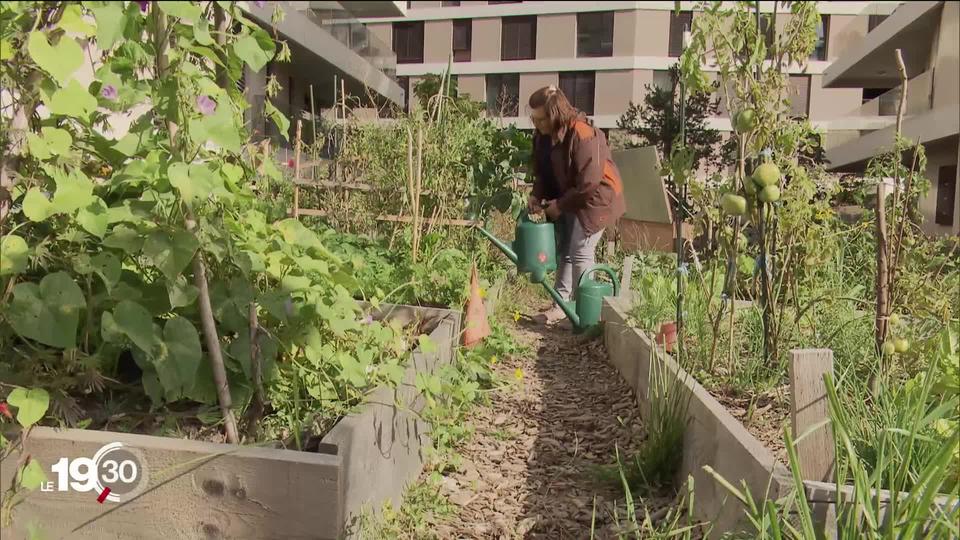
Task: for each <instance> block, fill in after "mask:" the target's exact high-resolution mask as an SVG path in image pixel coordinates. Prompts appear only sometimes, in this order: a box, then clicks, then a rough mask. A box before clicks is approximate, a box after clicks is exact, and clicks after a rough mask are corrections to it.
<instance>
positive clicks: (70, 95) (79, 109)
mask: <svg viewBox="0 0 960 540" xmlns="http://www.w3.org/2000/svg"><path fill="white" fill-rule="evenodd" d="M48 105H49V106H50V112H51V113H53V114H59V115H63V116H69V117H72V118H79V119H82V120H85V119H86V118H87V117H89V116H90V113H92V112H93V111H95V110H97V98H95V97H93V96H92V95H90V92H87V89H86V88H84V87H83V86H81V85H80V83H78V82H77V81H76V79H72V80H71V81H70V82H69V83H67V85H66V86H65V87H63V88H61V89H59V90H57V91H56V92H54V93H53V97H51V98H50V103H48Z"/></svg>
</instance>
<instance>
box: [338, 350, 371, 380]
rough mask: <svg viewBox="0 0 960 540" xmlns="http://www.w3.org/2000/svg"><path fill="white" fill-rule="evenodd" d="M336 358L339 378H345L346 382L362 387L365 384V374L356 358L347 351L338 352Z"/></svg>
mask: <svg viewBox="0 0 960 540" xmlns="http://www.w3.org/2000/svg"><path fill="white" fill-rule="evenodd" d="M337 359H338V360H340V377H341V378H343V379H346V381H347V382H348V383H350V384H351V385H352V386H355V387H357V388H363V387H364V386H366V385H367V375H366V373H364V370H363V367H362V366H361V365H360V362H358V361H357V359H356V358H354V357H352V356H350V355H349V354H347V353H339V354H337Z"/></svg>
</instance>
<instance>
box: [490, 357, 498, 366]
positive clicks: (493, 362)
mask: <svg viewBox="0 0 960 540" xmlns="http://www.w3.org/2000/svg"><path fill="white" fill-rule="evenodd" d="M496 363H497V357H496V356H491V357H490V364H496Z"/></svg>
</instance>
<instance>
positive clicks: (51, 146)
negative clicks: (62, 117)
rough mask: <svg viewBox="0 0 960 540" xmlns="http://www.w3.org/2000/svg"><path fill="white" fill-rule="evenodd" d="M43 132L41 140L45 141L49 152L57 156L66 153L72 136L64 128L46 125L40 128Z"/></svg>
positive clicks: (68, 150) (71, 142)
mask: <svg viewBox="0 0 960 540" xmlns="http://www.w3.org/2000/svg"><path fill="white" fill-rule="evenodd" d="M40 133H42V134H43V140H44V141H45V142H46V146H47V150H48V151H49V152H50V153H51V154H55V155H58V156H63V155H66V154H67V153H68V152H70V145H71V144H73V137H71V136H70V132H69V131H67V130H65V129H60V128H54V127H47V126H44V127H42V128H40Z"/></svg>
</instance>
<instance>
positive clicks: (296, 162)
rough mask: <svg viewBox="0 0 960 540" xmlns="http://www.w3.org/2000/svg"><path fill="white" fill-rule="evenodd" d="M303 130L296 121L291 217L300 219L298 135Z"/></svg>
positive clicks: (300, 124)
mask: <svg viewBox="0 0 960 540" xmlns="http://www.w3.org/2000/svg"><path fill="white" fill-rule="evenodd" d="M302 128H303V126H302V122H301V121H300V120H299V119H298V120H297V140H296V142H295V143H294V150H293V217H294V219H299V218H300V184H298V182H299V181H300V133H301V129H302Z"/></svg>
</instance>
